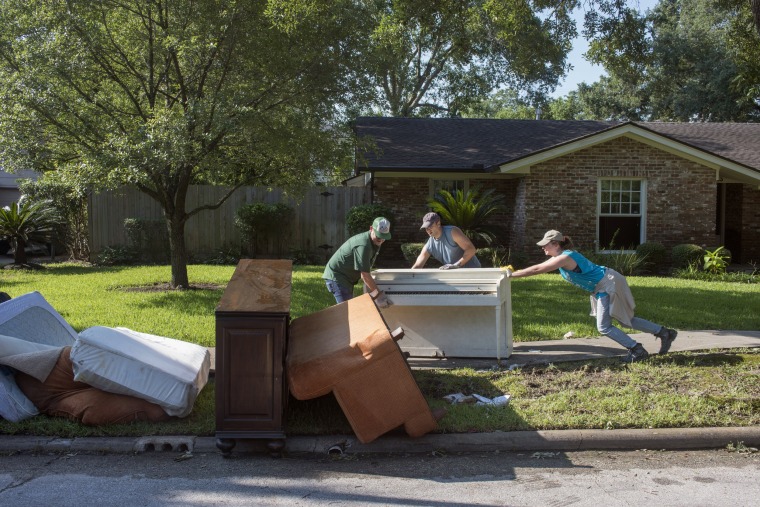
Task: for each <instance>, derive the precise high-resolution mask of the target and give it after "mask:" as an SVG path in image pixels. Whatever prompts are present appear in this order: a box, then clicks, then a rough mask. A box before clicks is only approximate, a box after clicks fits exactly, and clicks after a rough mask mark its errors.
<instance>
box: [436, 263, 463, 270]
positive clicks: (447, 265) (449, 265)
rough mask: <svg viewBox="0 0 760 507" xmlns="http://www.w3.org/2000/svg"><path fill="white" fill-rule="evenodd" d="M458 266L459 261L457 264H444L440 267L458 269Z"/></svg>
mask: <svg viewBox="0 0 760 507" xmlns="http://www.w3.org/2000/svg"><path fill="white" fill-rule="evenodd" d="M458 267H459V263H458V262H457V263H455V264H444V265H443V266H441V267H440V268H438V269H457V268H458Z"/></svg>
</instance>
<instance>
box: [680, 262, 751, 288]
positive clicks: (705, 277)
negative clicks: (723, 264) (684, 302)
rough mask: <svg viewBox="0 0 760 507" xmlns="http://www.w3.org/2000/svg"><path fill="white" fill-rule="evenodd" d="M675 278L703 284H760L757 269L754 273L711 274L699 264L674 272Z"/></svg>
mask: <svg viewBox="0 0 760 507" xmlns="http://www.w3.org/2000/svg"><path fill="white" fill-rule="evenodd" d="M673 276H674V277H675V278H682V279H684V280H701V281H703V282H725V283H749V284H755V283H760V272H759V271H757V270H756V269H755V270H753V271H752V272H744V271H733V272H725V271H724V272H722V273H711V272H709V271H705V270H703V269H701V268H700V267H699V265H698V264H697V263H692V264H689V265H688V266H686V267H684V268H680V269H676V270H674V271H673Z"/></svg>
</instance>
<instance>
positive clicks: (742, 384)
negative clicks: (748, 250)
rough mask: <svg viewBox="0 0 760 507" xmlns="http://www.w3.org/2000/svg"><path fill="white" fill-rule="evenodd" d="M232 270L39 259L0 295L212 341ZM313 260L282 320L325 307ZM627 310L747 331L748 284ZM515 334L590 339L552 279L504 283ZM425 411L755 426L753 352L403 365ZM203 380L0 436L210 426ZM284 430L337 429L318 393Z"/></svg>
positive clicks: (10, 276) (473, 425)
mask: <svg viewBox="0 0 760 507" xmlns="http://www.w3.org/2000/svg"><path fill="white" fill-rule="evenodd" d="M233 271H234V268H233V267H232V266H206V265H198V266H190V267H189V277H190V282H191V284H193V285H202V286H203V287H204V289H202V290H201V289H199V290H187V291H182V292H179V291H168V290H158V291H155V290H150V291H148V290H135V289H136V288H142V289H144V288H145V287H155V286H159V285H161V284H164V283H165V282H166V281H167V280H168V277H169V268H168V267H167V266H148V267H109V268H104V267H90V266H85V265H77V264H67V263H61V264H48V265H47V269H45V270H42V271H15V270H3V271H0V290H2V291H5V292H8V293H9V294H11V296H19V295H21V294H24V293H27V292H30V291H33V290H37V291H39V292H40V293H42V295H43V296H44V297H45V298H46V299H47V300H48V301H49V302H50V303H51V305H52V306H53V307H54V308H56V310H58V312H59V313H61V314H62V315H63V317H64V318H65V319H66V320H67V321H68V322H69V323H70V324H71V325H72V326H73V327H74V328H75V329H76V330H78V331H81V330H83V329H85V328H87V327H90V326H95V325H102V326H111V327H116V326H121V327H128V328H130V329H134V330H136V331H141V332H145V333H152V334H157V335H161V336H168V337H171V338H176V339H180V340H186V341H190V342H193V343H198V344H201V345H205V346H213V345H214V308H215V306H216V304H217V303H218V301H219V299H220V298H221V295H222V292H223V287H224V285H225V284H226V283H227V281H228V280H229V278H230V276H231V275H232V272H233ZM321 274H322V268H321V267H318V266H308V267H304V266H296V267H295V268H294V273H293V292H292V306H291V316H292V317H293V318H297V317H299V316H302V315H307V314H310V313H313V312H315V311H318V310H320V309H322V308H325V307H327V306H329V305H330V304H332V303H333V299H332V296H331V295H330V294H329V293H328V292H327V289H326V288H325V287H324V284H323V282H322V280H321V278H320V277H321ZM628 280H629V283H630V285H631V288H632V291H633V293H634V296H635V297H636V302H637V305H638V307H637V314H638V315H640V316H642V317H644V318H647V319H649V320H653V321H656V322H660V323H663V324H666V325H668V326H671V327H676V328H678V329H682V330H688V329H735V330H757V329H760V312H758V311H757V309H758V308H760V285H759V284H750V283H727V282H705V281H692V280H680V279H675V278H658V277H630V278H629V279H628ZM511 287H512V308H513V314H514V316H513V330H514V338H515V341H531V340H542V339H560V338H562V336H563V335H564V334H565V333H566V332H567V331H574V332H575V333H576V335H577V336H579V337H583V336H595V335H596V329H595V326H594V321H593V319H592V318H591V317H589V316H588V310H589V304H588V297H587V296H586V295H585V293H583V292H581V291H580V290H578V289H576V288H574V287H573V286H571V285H570V284H568V283H566V282H564V281H562V280H561V279H560V278H559V276H558V275H541V276H537V277H533V278H527V279H520V280H514V281H513V282H512V284H511ZM414 374H415V378H416V379H417V381H418V383H419V385H420V388H421V389H422V392H423V393H424V394H425V396H426V397H427V398H428V400H429V402H430V403H431V405H432V406H445V405H446V403H445V402H444V401H443V400H442V399H441V398H442V396H444V395H446V394H451V393H454V392H463V393H465V394H471V393H477V394H481V395H483V396H489V397H490V396H495V395H497V394H501V393H509V394H511V395H512V396H513V399H512V401H511V403H510V404H509V406H507V407H503V408H486V407H476V406H454V407H450V411H449V414H448V415H447V416H446V417H445V418H444V419H443V420H442V421H441V423H440V431H443V432H467V431H493V430H502V431H509V430H518V429H560V428H619V427H635V428H646V427H689V426H733V425H737V426H742V425H755V424H759V423H760V354H758V351H757V350H741V351H720V352H716V351H713V352H712V353H701V354H695V353H679V354H669V355H668V356H665V357H662V358H659V357H653V358H652V359H650V360H648V361H646V362H644V363H637V364H634V365H621V364H619V363H618V362H617V361H615V360H598V361H589V362H583V363H565V364H560V365H551V366H545V367H536V368H523V369H519V370H514V371H508V370H495V371H491V370H488V371H474V370H471V369H460V370H426V371H415V372H414ZM213 387H214V384H213V382H210V383H209V384H208V386H207V387H206V388H205V389H204V390H203V392H202V393H201V395H200V396H199V398H198V400H197V401H196V404H195V407H194V410H193V413H192V414H191V415H190V416H188V417H187V418H184V419H182V420H179V421H173V422H170V423H166V424H147V425H146V424H136V425H130V426H111V427H99V428H87V427H83V426H80V425H78V424H74V423H70V422H68V421H65V420H63V419H60V418H57V419H52V418H47V417H43V416H39V417H35V418H33V419H30V420H27V421H24V422H22V423H18V424H11V423H7V422H5V421H0V432H2V433H17V434H24V433H28V434H37V435H59V436H68V437H73V436H85V435H147V434H195V435H212V434H213V432H214V403H213ZM287 421H288V431H289V432H290V433H291V434H320V433H335V432H346V433H350V427H349V426H348V423H347V421H346V420H345V418H344V417H343V414H342V413H341V411H340V408H339V407H338V406H337V403H336V402H335V400H334V398H332V397H331V396H327V397H322V398H319V399H316V400H310V401H307V402H298V401H295V400H291V402H290V404H289V408H288V414H287Z"/></svg>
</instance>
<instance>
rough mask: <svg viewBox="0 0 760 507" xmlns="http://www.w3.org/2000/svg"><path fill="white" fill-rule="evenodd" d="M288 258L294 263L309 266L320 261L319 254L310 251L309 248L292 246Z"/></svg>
mask: <svg viewBox="0 0 760 507" xmlns="http://www.w3.org/2000/svg"><path fill="white" fill-rule="evenodd" d="M288 259H290V260H292V261H293V264H294V265H297V266H308V265H314V264H317V263H318V262H319V255H317V254H316V253H314V252H310V251H309V250H301V249H297V248H292V249H291V250H290V254H289V255H288Z"/></svg>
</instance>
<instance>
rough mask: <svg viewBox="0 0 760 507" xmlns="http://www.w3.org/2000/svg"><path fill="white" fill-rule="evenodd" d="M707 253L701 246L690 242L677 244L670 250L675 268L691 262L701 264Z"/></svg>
mask: <svg viewBox="0 0 760 507" xmlns="http://www.w3.org/2000/svg"><path fill="white" fill-rule="evenodd" d="M704 255H705V250H704V249H703V248H702V247H701V246H699V245H694V244H690V243H684V244H681V245H676V246H674V247H673V249H672V250H671V251H670V260H671V265H672V266H673V269H683V268H686V267H687V266H689V265H691V264H697V265H701V264H702V260H703V258H704Z"/></svg>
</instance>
